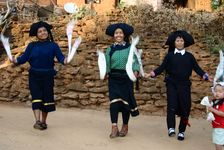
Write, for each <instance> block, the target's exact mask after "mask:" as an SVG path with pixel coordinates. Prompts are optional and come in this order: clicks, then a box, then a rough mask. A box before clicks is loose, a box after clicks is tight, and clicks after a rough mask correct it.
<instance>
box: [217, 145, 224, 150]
mask: <svg viewBox="0 0 224 150" xmlns="http://www.w3.org/2000/svg"><path fill="white" fill-rule="evenodd" d="M222 147H223V145H218V144H215V149H216V150H222Z"/></svg>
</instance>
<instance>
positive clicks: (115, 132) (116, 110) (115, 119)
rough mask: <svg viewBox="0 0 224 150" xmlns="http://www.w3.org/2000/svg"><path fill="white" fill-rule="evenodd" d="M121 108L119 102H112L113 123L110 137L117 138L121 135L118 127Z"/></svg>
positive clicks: (111, 115)
mask: <svg viewBox="0 0 224 150" xmlns="http://www.w3.org/2000/svg"><path fill="white" fill-rule="evenodd" d="M119 109H120V104H119V102H115V103H112V104H110V118H111V123H112V130H111V134H110V138H115V137H118V136H119V130H118V127H117V122H118V114H119Z"/></svg>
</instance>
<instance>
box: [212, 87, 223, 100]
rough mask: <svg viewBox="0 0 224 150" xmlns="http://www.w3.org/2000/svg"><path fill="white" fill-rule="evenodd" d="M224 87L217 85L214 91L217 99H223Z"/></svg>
mask: <svg viewBox="0 0 224 150" xmlns="http://www.w3.org/2000/svg"><path fill="white" fill-rule="evenodd" d="M223 88H224V87H222V86H221V85H217V86H215V92H214V97H215V98H217V99H222V98H224V89H223Z"/></svg>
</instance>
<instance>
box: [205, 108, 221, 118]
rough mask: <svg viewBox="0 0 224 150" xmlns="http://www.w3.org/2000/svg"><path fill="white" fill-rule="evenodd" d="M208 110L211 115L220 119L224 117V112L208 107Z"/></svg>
mask: <svg viewBox="0 0 224 150" xmlns="http://www.w3.org/2000/svg"><path fill="white" fill-rule="evenodd" d="M208 110H209V111H210V112H212V113H214V114H216V115H218V116H220V117H224V112H223V111H221V110H217V109H215V108H213V107H208Z"/></svg>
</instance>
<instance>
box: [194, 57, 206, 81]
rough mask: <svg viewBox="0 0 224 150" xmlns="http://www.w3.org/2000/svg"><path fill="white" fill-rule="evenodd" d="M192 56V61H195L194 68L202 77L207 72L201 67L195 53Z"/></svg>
mask: <svg viewBox="0 0 224 150" xmlns="http://www.w3.org/2000/svg"><path fill="white" fill-rule="evenodd" d="M191 58H192V63H193V69H194V71H195V72H196V73H197V74H198V75H199V76H201V77H203V75H204V74H205V72H204V71H203V70H202V69H201V67H200V66H199V65H198V63H197V61H196V59H195V58H194V56H193V55H191Z"/></svg>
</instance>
